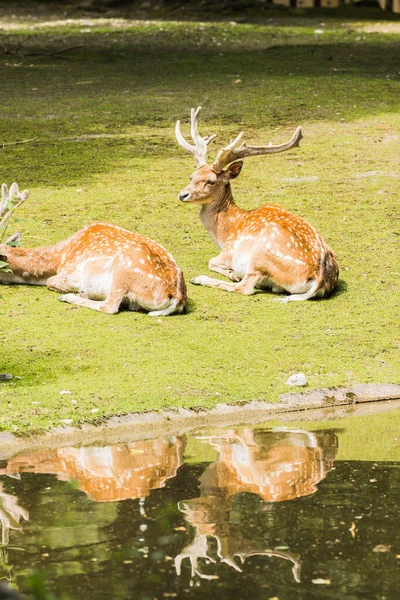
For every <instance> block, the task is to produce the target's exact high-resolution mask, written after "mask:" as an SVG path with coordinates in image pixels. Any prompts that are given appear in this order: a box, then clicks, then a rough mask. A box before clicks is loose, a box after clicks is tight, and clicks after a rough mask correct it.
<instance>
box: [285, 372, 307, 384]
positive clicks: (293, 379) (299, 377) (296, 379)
mask: <svg viewBox="0 0 400 600" xmlns="http://www.w3.org/2000/svg"><path fill="white" fill-rule="evenodd" d="M286 385H292V386H296V385H297V386H305V385H308V381H307V377H306V376H305V375H304V373H296V375H291V376H290V377H289V379H288V380H287V381H286Z"/></svg>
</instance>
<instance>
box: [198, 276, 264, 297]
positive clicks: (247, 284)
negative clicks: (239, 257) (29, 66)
mask: <svg viewBox="0 0 400 600" xmlns="http://www.w3.org/2000/svg"><path fill="white" fill-rule="evenodd" d="M261 278H262V275H260V274H259V273H251V274H246V275H245V276H244V277H243V279H242V280H241V281H240V282H239V283H229V282H227V281H221V280H220V279H214V278H213V277H207V275H200V276H199V277H195V278H194V279H191V283H194V284H195V285H204V286H206V287H215V288H219V289H220V290H225V292H236V293H238V294H244V295H245V296H250V295H251V294H254V289H255V287H256V285H257V283H258V281H260V279H261Z"/></svg>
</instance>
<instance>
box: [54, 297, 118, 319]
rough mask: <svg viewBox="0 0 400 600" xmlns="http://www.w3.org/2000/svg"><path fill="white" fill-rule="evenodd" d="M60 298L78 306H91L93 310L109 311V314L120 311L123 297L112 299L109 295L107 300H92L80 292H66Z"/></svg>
mask: <svg viewBox="0 0 400 600" xmlns="http://www.w3.org/2000/svg"><path fill="white" fill-rule="evenodd" d="M59 300H61V302H68V303H69V304H76V305H77V306H85V307H86V308H91V309H93V310H98V311H100V312H105V313H108V314H109V315H114V314H115V313H117V312H118V311H119V307H120V304H121V301H122V298H120V299H119V300H114V301H112V300H111V299H110V296H108V297H107V298H106V299H105V300H90V299H89V298H84V297H83V296H79V294H64V295H63V296H60V297H59Z"/></svg>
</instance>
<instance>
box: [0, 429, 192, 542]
mask: <svg viewBox="0 0 400 600" xmlns="http://www.w3.org/2000/svg"><path fill="white" fill-rule="evenodd" d="M182 462H183V442H182V441H181V440H180V439H178V438H175V437H173V438H171V439H168V440H166V439H158V440H145V441H140V442H134V443H129V444H121V445H119V446H106V447H88V448H57V449H53V450H43V451H40V452H35V453H32V454H28V455H20V456H16V457H13V458H11V459H9V460H8V463H7V466H6V467H5V468H2V469H0V475H8V476H10V477H16V478H18V479H19V477H20V473H42V474H54V475H57V478H58V479H59V480H60V481H70V480H75V481H77V483H78V487H79V489H80V490H81V491H82V492H84V493H85V494H86V495H87V496H88V497H89V498H90V499H91V500H94V501H96V502H117V501H120V500H125V499H128V498H130V499H138V498H145V497H146V496H148V495H149V494H150V492H151V490H153V489H158V488H162V487H164V486H165V483H166V481H167V479H170V478H171V477H175V475H176V472H177V470H178V468H179V467H180V466H181V464H182ZM2 485H3V484H1V483H0V520H1V523H2V526H3V529H2V531H3V542H2V543H3V545H5V544H7V543H8V538H9V535H8V532H9V529H10V528H11V529H22V527H21V525H20V524H19V520H20V518H21V516H22V517H23V518H24V519H26V520H28V518H29V514H28V512H27V511H26V510H24V509H23V508H21V507H20V506H19V505H18V498H17V497H16V496H12V495H10V494H6V493H5V492H4V491H3V487H2Z"/></svg>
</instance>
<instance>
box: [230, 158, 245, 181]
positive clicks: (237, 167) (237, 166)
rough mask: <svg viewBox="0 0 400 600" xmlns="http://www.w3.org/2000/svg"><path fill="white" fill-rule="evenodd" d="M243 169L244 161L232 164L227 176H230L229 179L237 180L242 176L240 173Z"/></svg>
mask: <svg viewBox="0 0 400 600" xmlns="http://www.w3.org/2000/svg"><path fill="white" fill-rule="evenodd" d="M242 167H243V161H242V160H238V161H236V162H234V163H232V164H231V165H229V167H228V168H227V169H226V174H227V175H228V179H236V177H238V176H239V175H240V171H241V170H242Z"/></svg>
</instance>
